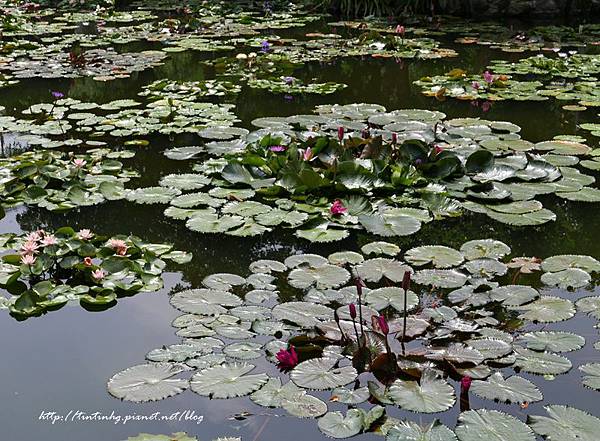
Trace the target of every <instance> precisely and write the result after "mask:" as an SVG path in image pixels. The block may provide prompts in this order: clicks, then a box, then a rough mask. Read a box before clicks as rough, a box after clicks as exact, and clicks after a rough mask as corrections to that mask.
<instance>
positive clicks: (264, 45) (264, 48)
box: [260, 40, 271, 53]
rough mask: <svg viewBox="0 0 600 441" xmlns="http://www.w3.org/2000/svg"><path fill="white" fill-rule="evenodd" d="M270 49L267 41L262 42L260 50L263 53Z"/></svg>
mask: <svg viewBox="0 0 600 441" xmlns="http://www.w3.org/2000/svg"><path fill="white" fill-rule="evenodd" d="M270 49H271V45H270V44H269V42H268V41H267V40H265V41H263V42H262V43H261V45H260V50H261V51H263V52H264V53H267V52H269V50H270Z"/></svg>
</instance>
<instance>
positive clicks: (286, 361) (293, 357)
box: [275, 345, 298, 372]
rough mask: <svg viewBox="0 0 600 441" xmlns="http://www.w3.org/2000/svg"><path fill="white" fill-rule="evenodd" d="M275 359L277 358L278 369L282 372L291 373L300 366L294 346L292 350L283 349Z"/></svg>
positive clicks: (291, 347)
mask: <svg viewBox="0 0 600 441" xmlns="http://www.w3.org/2000/svg"><path fill="white" fill-rule="evenodd" d="M275 358H277V362H278V363H277V367H278V368H279V370H280V371H282V372H289V371H291V370H292V369H294V368H295V367H296V366H297V365H298V354H297V353H296V350H295V349H294V346H292V345H290V349H288V350H287V351H286V350H285V349H281V350H280V351H279V352H278V353H277V354H275Z"/></svg>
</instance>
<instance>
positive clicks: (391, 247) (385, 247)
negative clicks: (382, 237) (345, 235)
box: [360, 242, 400, 256]
mask: <svg viewBox="0 0 600 441" xmlns="http://www.w3.org/2000/svg"><path fill="white" fill-rule="evenodd" d="M360 250H361V251H362V252H363V254H366V255H369V254H376V255H381V254H385V255H388V256H395V255H397V254H398V253H399V252H400V247H399V246H398V245H395V244H393V243H389V242H370V243H368V244H366V245H363V246H362V247H361V249H360Z"/></svg>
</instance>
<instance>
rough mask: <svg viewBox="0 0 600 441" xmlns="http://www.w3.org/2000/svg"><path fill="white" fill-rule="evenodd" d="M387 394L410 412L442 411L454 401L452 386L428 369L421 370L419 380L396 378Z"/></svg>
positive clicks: (448, 407)
mask: <svg viewBox="0 0 600 441" xmlns="http://www.w3.org/2000/svg"><path fill="white" fill-rule="evenodd" d="M388 396H389V397H390V398H391V399H392V400H393V401H394V402H395V403H396V404H398V405H399V406H400V407H401V408H402V409H406V410H410V411H412V412H424V413H435V412H444V411H445V410H448V409H450V408H451V407H452V406H453V405H454V402H455V397H454V388H453V387H452V386H450V385H449V384H448V383H447V382H446V381H445V380H443V379H440V378H437V376H436V374H435V372H434V371H433V370H430V369H427V370H425V371H424V372H423V375H422V376H421V381H420V382H416V381H403V380H396V381H395V382H394V383H393V384H392V385H391V386H390V389H389V392H388Z"/></svg>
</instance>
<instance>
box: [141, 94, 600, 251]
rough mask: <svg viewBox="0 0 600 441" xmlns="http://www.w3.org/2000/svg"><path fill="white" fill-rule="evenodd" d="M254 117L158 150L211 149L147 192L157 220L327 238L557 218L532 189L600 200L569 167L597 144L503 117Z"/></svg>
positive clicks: (589, 158) (348, 109)
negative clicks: (161, 209) (470, 220)
mask: <svg viewBox="0 0 600 441" xmlns="http://www.w3.org/2000/svg"><path fill="white" fill-rule="evenodd" d="M253 124H254V125H255V126H258V127H260V129H259V130H256V131H254V132H251V133H248V132H247V131H244V130H243V129H236V128H227V127H225V128H224V129H223V130H219V129H218V128H213V129H209V130H207V131H204V132H200V134H201V135H202V136H206V137H209V138H210V137H213V138H215V139H216V141H212V142H209V143H207V144H205V145H201V146H187V147H176V148H173V149H168V150H167V151H166V152H165V155H166V156H167V157H169V158H171V159H179V160H187V159H190V158H194V157H198V156H200V155H203V154H205V153H208V154H209V155H211V156H216V157H215V158H207V159H205V160H204V161H202V162H199V163H197V164H196V165H194V171H195V172H196V173H185V174H181V175H170V176H168V177H165V179H164V180H163V181H161V183H160V185H161V186H162V187H164V189H163V190H162V191H159V189H158V188H152V189H148V191H149V192H151V193H152V194H156V193H162V194H163V195H164V197H160V198H159V197H157V198H156V199H155V200H154V201H152V200H148V202H154V203H166V202H169V203H170V205H171V206H170V207H169V208H167V210H166V211H165V214H166V215H167V216H170V217H173V218H176V219H185V220H186V225H187V226H188V228H190V229H191V230H194V231H198V232H202V233H225V234H231V235H237V236H252V235H258V234H262V233H264V232H266V231H269V230H270V229H271V228H272V227H275V226H285V227H288V228H293V229H294V230H295V234H296V235H297V236H298V237H302V238H305V239H308V240H311V241H316V242H329V241H334V240H340V239H343V238H345V237H347V236H348V234H349V231H351V230H356V229H364V230H367V231H368V232H370V233H373V234H376V235H380V236H404V235H410V234H413V233H415V232H417V231H418V230H419V229H420V228H421V224H422V223H423V222H430V221H432V220H434V219H441V218H445V217H455V216H459V215H461V213H462V211H463V210H469V211H472V212H475V213H482V214H486V215H488V216H489V217H491V218H492V219H494V220H497V221H499V222H503V223H506V224H510V225H520V226H523V225H540V224H543V223H545V222H548V221H552V220H555V218H556V216H555V215H554V213H552V212H551V211H550V210H548V209H546V208H543V206H542V204H541V202H539V201H537V200H536V199H535V198H536V196H537V195H544V194H556V195H557V196H559V197H561V198H565V199H568V200H572V201H585V202H598V201H600V190H598V189H596V188H593V187H589V185H591V184H593V183H594V181H595V178H594V177H593V176H590V175H586V174H584V173H581V172H580V171H579V170H578V169H577V168H576V167H575V166H576V165H577V164H578V163H581V165H582V166H584V167H587V168H590V169H593V170H597V169H598V167H597V166H598V164H600V162H598V161H597V158H598V151H597V150H592V149H591V148H590V147H588V146H587V145H585V144H583V143H581V142H578V141H580V140H579V139H578V138H569V137H559V138H558V139H554V140H550V141H545V142H539V143H536V144H534V143H531V142H528V141H525V140H523V139H521V137H520V136H519V134H518V133H519V131H520V128H519V127H518V126H516V125H514V124H512V123H506V122H496V121H488V120H483V119H477V118H457V119H449V120H448V119H445V115H444V114H443V113H441V112H435V111H428V110H395V111H391V112H386V110H385V108H383V107H382V106H379V105H367V104H355V105H345V106H340V105H334V106H320V107H318V108H317V114H316V115H295V116H291V117H272V118H259V119H256V120H254V121H253ZM240 135H241V136H240ZM238 136H239V137H238ZM580 159H582V160H581V162H580ZM140 191H144V190H140ZM179 191H184V192H185V194H181V195H179V196H177V197H176V198H173V197H172V196H174V195H176V194H175V193H177V194H179Z"/></svg>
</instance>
